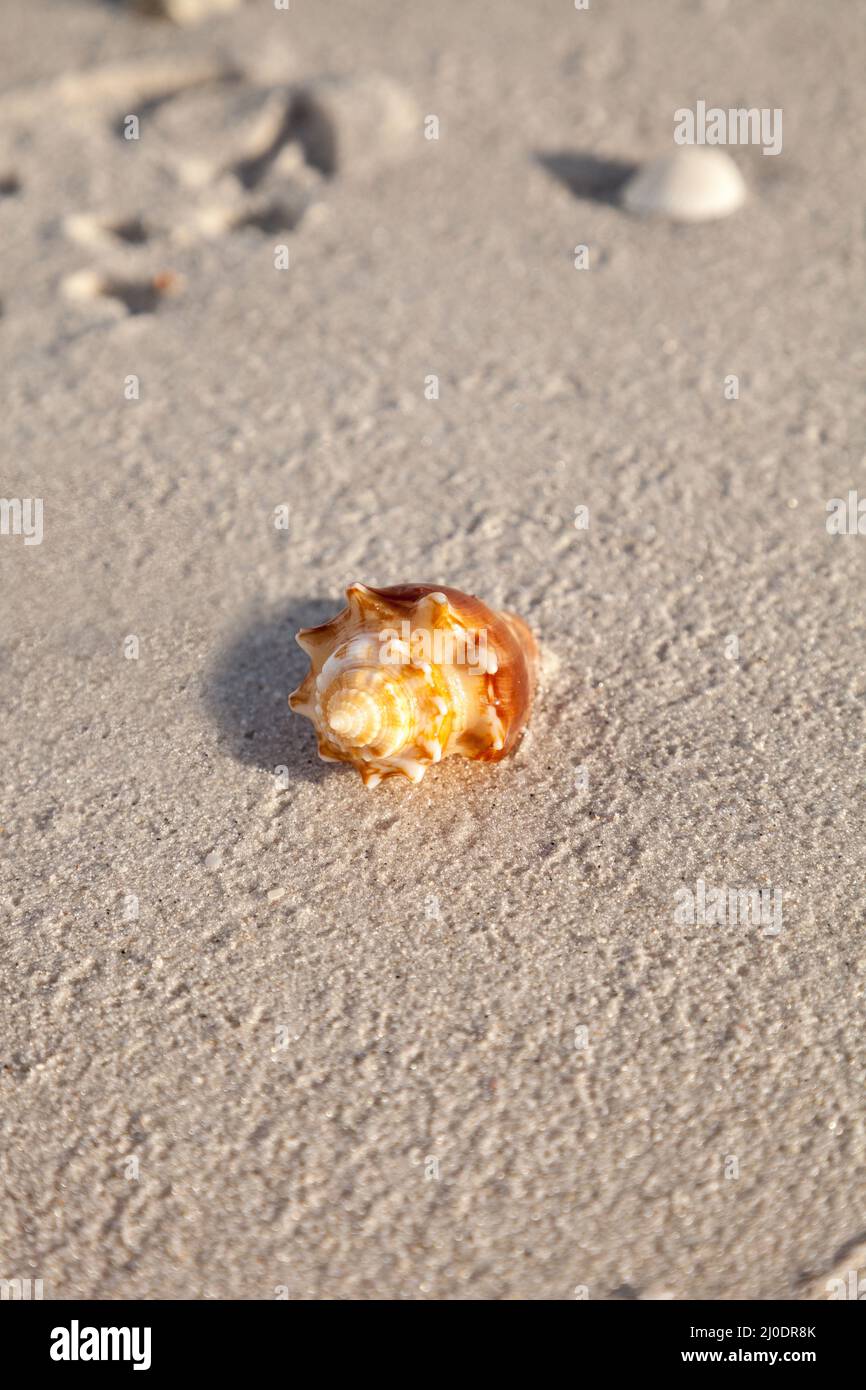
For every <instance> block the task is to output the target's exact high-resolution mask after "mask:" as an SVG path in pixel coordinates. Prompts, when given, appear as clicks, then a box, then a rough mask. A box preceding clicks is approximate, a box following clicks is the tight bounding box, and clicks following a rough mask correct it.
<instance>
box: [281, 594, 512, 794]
mask: <svg viewBox="0 0 866 1390" xmlns="http://www.w3.org/2000/svg"><path fill="white" fill-rule="evenodd" d="M346 599H347V606H346V608H344V609H343V610H342V611H341V612H340V613H337V614H336V616H335V617H333V618H332V619H330V621H329V622H327V623H322V624H321V625H320V626H319V627H311V628H304V629H302V631H301V632H299V633H298V636H297V640H298V643H299V644H300V646H301V647H302V648H303V649H304V651H305V652H306V653H307V654H308V655H309V657H310V670H309V672H308V674H307V676H306V677H305V679H304V680H303V681H302V682H301V684H300V686H299V687H298V689H297V690H295V691H294V692H293V693H292V694H291V695H290V696H289V704H290V705H291V707H292V709H293V710H295V711H296V712H297V713H299V714H304V715H306V716H307V718H308V719H310V720H311V721H312V723H313V725H314V727H315V730H316V734H317V737H318V743H319V754H320V756H321V757H322V758H324V759H326V760H328V761H334V762H348V763H352V764H353V765H354V766H355V767H356V768H357V769H358V771H359V773H360V774H361V776H362V777H363V779H364V782H365V783H366V785H367V786H376V784H377V783H378V782H380V781H381V779H382V778H383V777H390V776H395V775H397V774H400V775H402V776H405V777H408V778H409V779H410V781H412V782H420V781H421V778H422V777H423V776H424V773H425V771H426V769H427V767H428V766H429V765H430V764H431V763H437V762H439V761H440V760H441V759H442V758H444V757H449V756H450V755H451V754H453V753H459V754H461V755H462V756H463V757H467V758H473V759H477V760H478V761H482V762H497V761H499V759H500V758H504V757H506V756H507V754H508V753H510V752H511V751H512V749H513V748H514V746H515V744H516V742H517V740H518V738H519V737H520V734H521V733H522V731H523V729H524V727H525V725H526V721H527V719H528V718H529V712H530V708H531V705H532V699H533V695H534V691H535V684H536V676H537V670H538V646H537V644H536V641H535V638H534V637H533V635H532V633H531V632H530V630H529V628H528V627H527V625H526V623H525V622H524V621H523V620H522V618H518V617H517V616H516V615H515V614H512V613H499V612H496V611H495V610H494V609H492V608H488V607H487V605H486V604H484V603H482V602H481V600H480V599H478V598H476V597H475V596H474V595H473V594H465V593H463V592H462V591H461V590H459V589H452V588H446V587H443V586H441V585H436V584H397V585H394V586H393V587H391V588H386V589H374V588H371V587H369V586H368V585H365V584H353V585H351V586H350V588H349V589H347V590H346Z"/></svg>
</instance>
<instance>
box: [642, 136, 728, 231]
mask: <svg viewBox="0 0 866 1390" xmlns="http://www.w3.org/2000/svg"><path fill="white" fill-rule="evenodd" d="M745 200H746V185H745V182H744V180H743V176H742V174H741V173H740V171H739V169H738V168H737V166H736V164H735V163H734V161H733V160H732V159H731V156H730V155H729V154H727V153H726V152H725V151H724V150H720V149H718V148H716V147H715V146H709V147H708V146H706V145H683V146H681V147H680V148H679V149H676V150H674V151H673V152H672V153H671V154H666V155H662V156H661V157H660V158H659V159H654V160H651V161H650V162H649V163H648V164H645V165H644V166H643V167H642V168H641V169H639V170H638V171H637V173H636V174H633V175H632V177H631V178H630V179H629V180H628V182H627V183H626V185H625V187H624V188H623V190H622V204H623V207H624V208H626V210H627V211H628V212H633V213H637V214H638V215H639V216H641V217H669V218H670V219H671V220H672V221H674V222H706V221H710V220H711V219H713V218H716V217H727V216H729V214H730V213H732V212H736V211H737V209H738V208H739V207H742V205H743V203H744V202H745Z"/></svg>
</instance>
